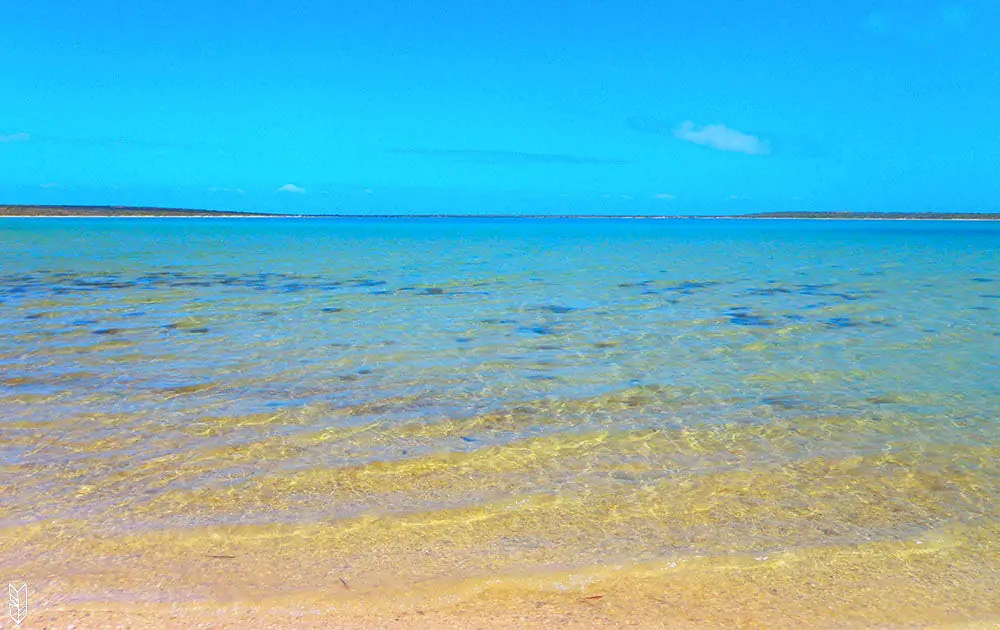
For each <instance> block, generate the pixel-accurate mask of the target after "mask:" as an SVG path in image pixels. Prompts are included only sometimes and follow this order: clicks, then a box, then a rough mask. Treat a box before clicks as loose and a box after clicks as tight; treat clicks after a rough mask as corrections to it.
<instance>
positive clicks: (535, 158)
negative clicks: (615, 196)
mask: <svg viewBox="0 0 1000 630" xmlns="http://www.w3.org/2000/svg"><path fill="white" fill-rule="evenodd" d="M389 153H393V154H396V155H415V156H426V157H432V158H441V159H446V160H450V161H453V162H463V163H471V164H567V165H584V166H623V165H625V164H628V162H627V161H625V160H616V159H605V158H595V157H585V156H580V155H565V154H560V153H528V152H524V151H492V150H486V149H391V150H390V151H389Z"/></svg>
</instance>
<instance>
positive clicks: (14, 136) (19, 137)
mask: <svg viewBox="0 0 1000 630" xmlns="http://www.w3.org/2000/svg"><path fill="white" fill-rule="evenodd" d="M28 140H31V134H30V133H10V134H7V135H4V134H0V142H27V141H28Z"/></svg>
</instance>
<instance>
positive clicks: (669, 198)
mask: <svg viewBox="0 0 1000 630" xmlns="http://www.w3.org/2000/svg"><path fill="white" fill-rule="evenodd" d="M653 199H660V200H662V201H673V200H675V199H677V197H674V196H673V195H671V194H670V193H660V194H658V195H653Z"/></svg>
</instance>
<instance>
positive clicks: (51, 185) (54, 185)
mask: <svg viewBox="0 0 1000 630" xmlns="http://www.w3.org/2000/svg"><path fill="white" fill-rule="evenodd" d="M38 187H39V188H59V187H60V186H59V184H58V183H57V182H45V183H44V184H39V185H38Z"/></svg>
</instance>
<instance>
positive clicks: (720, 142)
mask: <svg viewBox="0 0 1000 630" xmlns="http://www.w3.org/2000/svg"><path fill="white" fill-rule="evenodd" d="M674 135H675V136H677V137H678V138H680V139H681V140H684V141H685V142H693V143H694V144H697V145H701V146H703V147H709V148H712V149H717V150H719V151H731V152H734V153H746V154H747V155H769V154H770V153H771V147H770V145H768V143H767V142H765V141H763V140H761V139H760V138H758V137H757V136H751V135H750V134H746V133H743V132H741V131H737V130H735V129H730V128H729V127H727V126H725V125H705V126H704V127H699V126H698V125H695V124H694V123H693V122H691V121H690V120H688V121H685V122H684V123H682V124H681V126H680V127H678V128H677V129H674Z"/></svg>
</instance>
